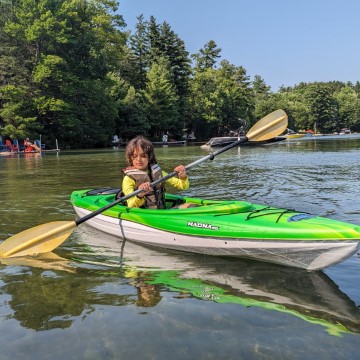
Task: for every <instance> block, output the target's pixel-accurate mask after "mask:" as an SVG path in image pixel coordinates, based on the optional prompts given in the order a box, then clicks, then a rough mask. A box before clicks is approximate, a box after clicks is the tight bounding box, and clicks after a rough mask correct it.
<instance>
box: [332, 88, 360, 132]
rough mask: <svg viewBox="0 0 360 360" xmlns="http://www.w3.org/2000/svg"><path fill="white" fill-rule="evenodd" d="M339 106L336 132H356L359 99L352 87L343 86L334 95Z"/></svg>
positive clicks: (359, 116) (359, 119)
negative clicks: (341, 130)
mask: <svg viewBox="0 0 360 360" xmlns="http://www.w3.org/2000/svg"><path fill="white" fill-rule="evenodd" d="M335 98H336V100H337V102H338V104H339V121H338V123H337V129H336V130H337V131H339V130H340V129H342V128H349V129H351V130H355V131H357V130H358V129H359V127H360V99H359V97H358V96H357V94H356V92H355V90H354V89H353V88H352V87H349V86H345V87H343V88H341V90H340V91H339V92H338V93H337V94H335Z"/></svg>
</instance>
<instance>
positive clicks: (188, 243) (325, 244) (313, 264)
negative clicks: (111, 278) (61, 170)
mask: <svg viewBox="0 0 360 360" xmlns="http://www.w3.org/2000/svg"><path fill="white" fill-rule="evenodd" d="M118 190H119V189H109V188H105V189H95V190H79V191H74V192H73V193H72V194H71V203H72V205H73V206H74V209H75V211H76V213H77V215H78V216H80V217H83V216H86V215H88V214H90V213H92V212H94V211H96V210H98V209H100V208H102V207H104V206H106V205H108V204H111V203H112V202H114V200H115V194H116V193H117V192H118ZM182 203H192V204H194V205H196V207H191V208H186V209H181V208H180V209H179V208H177V205H179V204H182ZM166 204H167V209H162V210H157V209H141V208H128V207H126V206H124V205H120V204H117V205H115V206H113V207H111V208H109V209H108V210H106V211H104V212H103V213H101V214H99V215H97V216H94V217H92V218H91V219H89V220H88V221H87V223H88V224H89V225H90V226H92V227H94V228H96V229H98V230H100V231H103V232H106V233H109V234H112V235H115V236H118V237H120V238H125V239H128V240H131V241H135V242H137V243H142V244H145V245H151V246H157V247H161V248H166V249H175V250H181V251H187V252H192V253H199V254H207V255H214V256H231V257H240V258H250V259H255V260H260V261H266V262H270V263H276V264H282V265H287V266H293V267H298V268H303V269H308V270H318V269H323V268H325V267H328V266H331V265H334V264H337V263H339V262H341V261H343V260H345V259H346V258H348V257H350V256H352V255H353V254H354V253H356V251H357V250H358V249H359V247H360V226H357V225H354V224H350V223H345V222H341V221H337V220H332V219H329V218H323V217H319V216H314V215H311V214H307V213H302V212H296V211H293V210H287V209H280V208H275V207H270V206H264V205H258V204H252V203H249V202H245V201H236V200H234V201H221V200H204V199H199V198H189V197H181V196H176V195H171V194H167V195H166Z"/></svg>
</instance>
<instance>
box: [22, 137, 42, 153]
mask: <svg viewBox="0 0 360 360" xmlns="http://www.w3.org/2000/svg"><path fill="white" fill-rule="evenodd" d="M24 145H25V151H39V152H40V148H39V147H38V146H37V145H36V144H35V143H32V142H31V141H30V140H29V138H26V139H25V140H24Z"/></svg>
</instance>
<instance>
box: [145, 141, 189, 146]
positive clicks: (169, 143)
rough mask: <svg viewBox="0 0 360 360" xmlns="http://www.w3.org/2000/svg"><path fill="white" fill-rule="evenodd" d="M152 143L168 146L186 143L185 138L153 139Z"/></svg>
mask: <svg viewBox="0 0 360 360" xmlns="http://www.w3.org/2000/svg"><path fill="white" fill-rule="evenodd" d="M152 143H153V145H162V146H169V145H185V144H186V143H187V141H186V140H179V141H175V140H174V141H153V142H152Z"/></svg>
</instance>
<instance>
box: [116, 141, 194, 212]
mask: <svg viewBox="0 0 360 360" xmlns="http://www.w3.org/2000/svg"><path fill="white" fill-rule="evenodd" d="M125 153H126V160H127V163H128V165H129V167H127V168H126V169H124V170H123V173H124V178H123V182H122V193H123V195H124V196H126V195H129V194H131V193H133V192H134V191H136V190H138V189H142V190H144V191H143V192H140V193H139V194H137V195H136V196H133V197H131V198H129V199H127V206H128V207H145V208H154V209H156V208H157V209H164V208H165V186H164V182H161V183H159V184H157V185H156V186H155V188H151V187H150V184H151V183H152V182H154V181H156V180H158V179H160V178H162V177H164V176H166V175H167V173H166V172H164V171H162V170H161V168H160V166H159V165H158V163H157V161H156V157H155V151H154V147H153V144H152V143H151V142H150V141H149V140H147V139H146V138H144V137H142V136H137V137H135V138H134V139H132V140H131V141H130V142H129V143H128V144H127V146H126V152H125ZM174 171H176V172H177V173H178V176H177V177H172V178H170V179H168V180H166V183H167V184H170V185H172V186H173V187H175V188H176V189H179V190H187V189H188V188H189V179H188V176H187V174H186V169H185V166H184V165H178V166H177V167H175V169H174ZM188 206H189V204H183V205H180V206H179V207H188Z"/></svg>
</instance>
